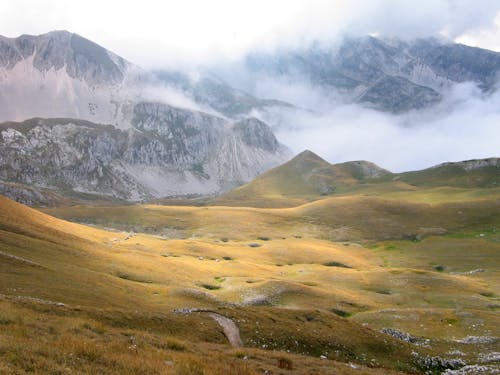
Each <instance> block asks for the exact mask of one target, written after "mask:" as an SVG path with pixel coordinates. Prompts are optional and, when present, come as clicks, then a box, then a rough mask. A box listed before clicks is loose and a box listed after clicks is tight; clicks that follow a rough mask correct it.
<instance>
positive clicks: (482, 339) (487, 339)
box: [456, 336, 500, 344]
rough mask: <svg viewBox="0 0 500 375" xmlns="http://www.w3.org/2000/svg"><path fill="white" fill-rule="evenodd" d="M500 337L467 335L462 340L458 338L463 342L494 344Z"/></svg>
mask: <svg viewBox="0 0 500 375" xmlns="http://www.w3.org/2000/svg"><path fill="white" fill-rule="evenodd" d="M499 340H500V339H499V338H498V337H493V336H467V337H465V338H463V339H461V340H456V342H459V343H461V344H493V343H496V342H498V341H499Z"/></svg>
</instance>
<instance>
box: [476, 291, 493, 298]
mask: <svg viewBox="0 0 500 375" xmlns="http://www.w3.org/2000/svg"><path fill="white" fill-rule="evenodd" d="M479 294H480V295H481V296H483V297H488V298H495V293H493V292H481V293H479Z"/></svg>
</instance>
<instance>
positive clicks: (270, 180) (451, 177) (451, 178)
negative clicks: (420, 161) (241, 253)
mask: <svg viewBox="0 0 500 375" xmlns="http://www.w3.org/2000/svg"><path fill="white" fill-rule="evenodd" d="M499 186H500V161H499V159H498V158H490V159H483V160H469V161H463V162H457V163H445V164H441V165H438V166H435V167H431V168H428V169H424V170H421V171H414V172H404V173H391V172H389V171H387V170H385V169H382V168H380V167H378V166H377V165H375V164H373V163H370V162H366V161H353V162H346V163H340V164H333V165H332V164H330V163H328V162H327V161H325V160H323V159H321V158H320V157H319V156H317V155H316V154H314V153H312V152H311V151H304V152H302V153H300V154H299V155H297V156H296V157H295V158H293V159H292V160H290V161H289V162H287V163H285V164H283V165H281V166H279V167H276V168H273V169H271V170H269V171H267V172H265V173H263V174H262V175H260V176H258V177H257V178H256V179H254V180H253V181H251V182H249V183H248V184H245V185H243V186H240V187H238V188H236V189H234V190H233V191H231V192H229V193H226V194H223V195H221V196H220V197H217V198H215V199H214V201H213V204H218V205H229V206H232V205H236V206H251V207H293V206H297V205H300V204H303V203H306V202H310V201H315V200H319V199H324V198H325V197H328V196H336V195H350V194H364V195H370V196H382V197H384V198H389V199H390V198H391V196H395V197H398V198H399V199H401V198H403V197H404V196H405V195H408V194H411V193H412V192H417V193H416V194H414V195H415V196H414V198H417V199H418V196H423V191H422V192H420V193H422V194H420V193H419V191H420V190H426V191H427V192H428V193H429V195H432V194H437V195H439V196H440V199H443V198H444V197H443V196H444V195H446V194H447V193H446V192H448V193H451V196H453V195H456V194H459V193H460V191H462V192H469V193H470V191H467V190H460V189H469V188H485V189H486V190H484V193H485V194H496V191H497V188H498V187H499ZM432 189H435V190H432ZM453 189H455V190H453ZM488 189H491V190H488ZM428 198H429V197H428Z"/></svg>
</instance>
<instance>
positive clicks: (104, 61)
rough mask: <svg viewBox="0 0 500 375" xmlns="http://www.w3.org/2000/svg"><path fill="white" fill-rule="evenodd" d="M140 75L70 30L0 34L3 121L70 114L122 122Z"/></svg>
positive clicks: (0, 80)
mask: <svg viewBox="0 0 500 375" xmlns="http://www.w3.org/2000/svg"><path fill="white" fill-rule="evenodd" d="M140 73H141V70H140V69H139V68H138V67H136V66H134V65H133V64H131V63H130V62H128V61H126V60H124V59H123V58H121V57H119V56H117V55H115V54H113V53H112V52H110V51H107V50H106V49H104V48H103V47H101V46H99V45H97V44H95V43H93V42H91V41H90V40H87V39H85V38H83V37H81V36H79V35H77V34H72V33H69V32H67V31H53V32H50V33H48V34H43V35H38V36H32V35H22V36H20V37H18V38H5V37H0V121H7V120H11V121H20V120H25V119H28V118H31V117H71V118H79V119H85V120H89V121H94V122H103V123H109V124H115V125H117V126H118V125H121V124H122V123H123V122H124V121H126V119H124V116H125V115H126V113H124V112H126V109H127V104H128V103H127V102H128V100H131V98H132V97H133V95H134V93H133V90H132V88H133V87H135V86H134V85H136V84H137V82H136V80H137V77H138V76H140Z"/></svg>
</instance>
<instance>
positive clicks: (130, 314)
mask: <svg viewBox="0 0 500 375" xmlns="http://www.w3.org/2000/svg"><path fill="white" fill-rule="evenodd" d="M401 194H403V193H401ZM405 194H407V195H406V196H405V197H406V198H404V199H403V198H402V197H400V198H401V199H398V200H396V199H395V198H390V197H385V198H381V197H366V196H339V197H328V198H325V199H323V200H320V201H316V202H312V203H308V204H305V205H302V206H299V207H295V208H285V209H258V208H241V207H217V206H215V207H181V206H171V207H167V206H157V205H143V206H140V205H137V206H121V207H120V206H115V207H83V206H76V207H65V208H55V209H50V210H44V211H45V212H47V213H51V214H56V215H58V216H61V217H64V218H69V219H72V220H76V221H85V222H89V223H94V224H97V225H100V226H102V227H105V226H106V227H110V226H114V227H115V228H117V229H115V230H104V229H98V228H96V227H89V226H85V225H80V224H75V223H70V222H67V221H64V220H61V219H56V218H54V217H51V216H48V215H46V214H43V213H41V212H38V211H35V210H32V209H29V208H27V207H24V206H21V205H18V204H16V203H14V202H12V201H9V200H7V199H6V198H1V197H0V206H1V207H2V210H0V294H1V295H3V296H4V297H2V298H3V300H2V301H3V302H0V306H2V309H0V326H1V327H3V326H5V327H9V330H8V332H7V333H6V331H4V330H2V331H1V332H2V333H0V363H2V365H0V366H4V368H2V367H0V370H1V371H4V370H5V371H4V372H7V373H9V372H12V373H16V371H32V372H33V371H34V372H35V373H36V372H38V373H64V372H65V371H66V370H65V369H66V368H70V369H72V371H77V370H76V369H77V368H80V369H81V370H80V371H81V372H80V373H92V371H94V372H95V371H96V370H97V369H99V371H101V372H102V373H152V374H154V373H165V372H166V373H174V374H175V373H197V371H198V372H199V373H201V371H202V372H203V373H205V374H211V373H213V374H218V373H235V374H253V373H256V372H257V373H259V372H260V373H261V372H262V371H261V370H259V368H263V366H264V365H265V366H267V367H266V368H269V369H271V370H272V371H280V370H279V358H280V356H283V355H285V356H288V355H289V356H290V358H291V361H292V363H293V371H294V373H303V374H309V373H318V374H322V373H325V374H326V373H346V374H347V373H351V372H353V371H354V370H353V369H351V368H348V367H346V366H345V365H343V364H340V363H337V362H334V361H332V359H333V360H338V361H353V362H356V363H358V364H365V365H368V364H370V363H371V362H370V361H371V360H373V361H374V362H373V363H371V365H372V366H376V367H380V366H382V367H390V368H392V369H396V370H397V369H404V370H410V369H411V368H412V364H411V358H410V356H409V353H410V351H411V350H412V349H411V348H409V347H407V346H404V345H403V346H401V344H397V343H396V344H395V342H394V340H392V339H390V338H388V337H387V336H385V335H381V334H378V333H377V332H376V330H378V329H380V328H382V327H386V326H390V327H396V328H400V329H403V330H406V331H409V332H411V333H414V334H421V335H425V336H428V337H431V338H433V337H434V338H436V339H440V340H445V341H446V340H452V339H455V338H457V337H465V336H467V335H491V334H494V335H496V334H497V333H496V332H497V331H496V330H495V329H496V327H498V326H500V325H499V324H498V323H500V322H499V321H498V318H497V317H496V315H495V311H496V309H497V307H498V304H497V303H496V302H495V301H496V299H495V298H496V296H498V295H499V294H500V288H499V283H498V280H499V276H500V275H498V272H499V271H498V270H499V263H498V262H499V259H498V253H499V250H500V245H499V243H498V240H497V234H496V231H495V230H494V229H495V228H496V226H497V224H498V222H499V221H498V220H499V210H498V202H497V201H496V200H495V199H492V197H494V195H493V196H492V195H488V194H485V195H484V197H482V198H481V199H476V198H477V197H476V196H475V195H474V194H465V193H464V194H462V193H458V195H457V196H456V197H458V198H456V199H455V198H453V199H448V200H446V199H444V201H443V200H440V199H438V198H439V196H440V195H446V193H445V192H433V193H432V194H433V196H434V197H435V199H436V201H435V202H433V203H432V204H430V203H427V198H425V199H422V201H423V202H426V203H422V202H420V201H419V200H418V199H416V198H415V197H414V196H413V195H412V194H417V193H413V192H407V193H405ZM479 195H481V194H479ZM401 196H403V195H401ZM436 197H437V198H436ZM460 212H461V213H460ZM123 229H127V230H135V231H137V232H149V233H137V234H136V233H130V232H125V231H122V230H123ZM441 229H442V230H441ZM415 234H421V235H422V237H421V238H422V239H423V240H419V241H414V239H415V238H414V237H411V236H410V237H405V236H407V235H412V236H413V235H415ZM436 234H441V235H440V236H435V235H436ZM402 238H407V239H406V240H404V239H402ZM367 239H369V240H371V241H369V242H368V241H367ZM332 240H337V241H341V242H332ZM250 244H258V245H259V246H258V247H251V246H249V245H250ZM2 254H3V255H2ZM340 265H342V266H340ZM345 266H347V267H345ZM436 266H442V267H443V269H441V268H436ZM474 269H485V272H480V273H474V274H471V275H468V274H466V273H467V272H469V271H471V270H474ZM23 297H25V298H23ZM33 297H34V298H39V299H43V300H45V301H38V300H33ZM47 301H53V302H62V303H64V304H66V305H67V306H66V307H58V306H53V305H51V304H50V302H47ZM253 305H256V306H253ZM257 305H263V306H257ZM495 306H497V307H495ZM184 307H200V308H208V309H212V310H217V311H218V312H220V313H222V314H224V315H226V316H229V317H232V318H233V319H234V320H235V321H236V322H237V324H238V326H239V327H240V330H241V332H242V337H243V340H244V342H245V345H246V346H247V347H253V349H248V348H244V349H242V350H244V351H245V352H246V353H248V354H245V355H244V356H247V357H248V358H247V359H246V360H244V361H243V360H242V358H239V357H238V356H237V355H235V354H234V352H232V351H231V349H229V348H228V347H227V345H225V344H224V343H225V342H226V340H225V338H224V336H223V335H222V332H221V330H220V328H219V327H218V326H217V325H216V324H215V323H214V322H213V321H212V320H211V319H210V318H209V317H207V316H206V315H205V316H204V315H203V314H192V315H188V316H184V315H178V314H172V310H173V309H175V308H184ZM459 312H464V314H462V315H460V313H459ZM339 315H340V316H345V317H348V316H351V318H349V319H347V320H346V319H343V318H340V317H339ZM470 316H472V317H473V318H470ZM19 317H22V319H21V320H20V319H19ZM39 319H41V320H39ZM475 319H476V320H478V319H482V320H483V322H484V323H483V325H481V326H478V325H476V324H475V323H473V322H475V321H476V320H475ZM2 322H4V323H2ZM450 322H451V323H450ZM358 323H366V324H368V325H369V327H371V328H373V329H369V328H366V327H362V326H361V325H360V324H358ZM2 324H3V325H2ZM449 324H452V326H451V328H449V327H450V326H449ZM473 325H474V327H473ZM30 327H31V328H33V327H38V328H36V329H37V332H39V333H40V335H39V336H34V335H31V334H30V333H29V330H30ZM50 327H52V328H50ZM193 327H196V330H194V329H193ZM472 327H473V328H472ZM51 332H52V333H51ZM123 332H128V333H127V335H128V334H130V335H132V336H134V337H143V338H144V341H141V343H142V344H141V345H143V347H142V348H143V349H141V350H143V352H142V351H141V355H139V356H137V353H136V352H134V351H135V349H134V350H129V349H128V346H126V345H127V343H128V341H127V340H128V338H127V337H129V336H127V335H125V334H124V333H123ZM131 332H132V333H131ZM9 335H10V336H9ZM12 335H14V336H12ZM23 335H26V336H23ZM498 335H500V333H498ZM122 336H123V337H122ZM38 337H39V338H38ZM56 340H57V342H59V341H60V342H61V344H54V345H52V344H51V345H50V346H48V345H47V343H52V342H55V341H56ZM446 342H447V341H446ZM384 343H385V344H384ZM129 344H130V343H129ZM130 345H138V347H140V345H139V344H133V343H132V344H130ZM130 345H129V346H130ZM263 345H264V346H265V347H264V348H263V347H262V346H263ZM398 345H399V346H401V347H398ZM440 345H441V344H440ZM450 345H452V344H451V341H449V344H442V347H440V346H437V347H436V348H434V350H435V351H437V353H440V354H441V353H444V352H445V351H446V350H448V348H449V346H450ZM48 347H50V350H49V349H47V348H48ZM23 348H24V349H23ZM132 348H134V347H133V346H132ZM257 348H260V349H257ZM126 349H127V350H126ZM262 349H266V350H262ZM269 349H274V350H278V351H286V350H290V351H291V352H292V353H295V354H283V353H282V354H279V355H277V356H275V355H274V354H273V352H272V351H269ZM44 350H45V351H44ZM138 350H139V349H138ZM463 350H465V351H467V350H468V349H467V348H464V349H463ZM424 351H425V350H424ZM327 352H328V353H327ZM337 352H338V353H337ZM71 353H73V354H74V353H77V355H76V358H77V359H75V362H71V361H70V359H68V357H67V356H69V354H71ZM142 353H144V355H142ZM209 353H210V355H213V356H214V358H220V360H219V361H213V362H208V363H207V361H204V360H203V357H204V356H206V355H208V354H209ZM302 353H303V354H304V355H300V354H302ZM323 353H327V354H326V355H327V356H328V358H330V360H328V361H327V362H328V366H326V365H325V362H323V361H321V360H320V359H318V357H319V355H323ZM332 353H337V354H335V355H332ZM244 356H243V357H244ZM252 356H254V357H255V358H253V357H252ZM396 359H399V361H400V362H399V363H398V361H397V360H396ZM141 360H142V361H143V362H146V363H142V362H141ZM165 361H167V364H166V362H165ZM30 363H31V365H30ZM5 366H7V367H5ZM30 366H31V367H30ZM49 369H50V371H51V372H50V371H49ZM127 371H130V372H127ZM335 371H336V372H335ZM359 371H364V373H378V372H377V371H384V372H386V370H385V369H384V370H377V369H375V370H371V369H368V368H362V370H359V369H358V370H355V372H356V373H363V372H359ZM76 373H78V372H76Z"/></svg>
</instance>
